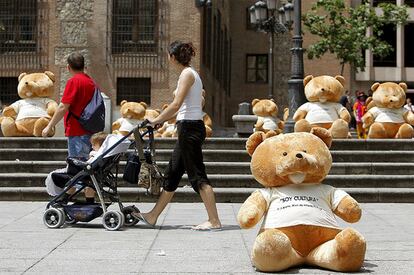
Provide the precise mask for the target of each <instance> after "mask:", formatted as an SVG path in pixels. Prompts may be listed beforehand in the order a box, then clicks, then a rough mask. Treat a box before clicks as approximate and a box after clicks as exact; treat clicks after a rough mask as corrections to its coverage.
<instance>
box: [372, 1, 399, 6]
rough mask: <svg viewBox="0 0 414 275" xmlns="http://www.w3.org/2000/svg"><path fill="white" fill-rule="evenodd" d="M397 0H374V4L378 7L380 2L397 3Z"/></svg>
mask: <svg viewBox="0 0 414 275" xmlns="http://www.w3.org/2000/svg"><path fill="white" fill-rule="evenodd" d="M395 2H396V1H395V0H374V1H373V3H372V4H373V6H374V7H377V6H378V5H379V4H382V3H389V4H396V3H395Z"/></svg>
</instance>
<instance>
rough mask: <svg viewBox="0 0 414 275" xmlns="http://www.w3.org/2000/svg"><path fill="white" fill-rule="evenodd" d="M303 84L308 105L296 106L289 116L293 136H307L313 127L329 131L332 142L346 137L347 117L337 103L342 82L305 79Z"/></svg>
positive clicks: (327, 79)
mask: <svg viewBox="0 0 414 275" xmlns="http://www.w3.org/2000/svg"><path fill="white" fill-rule="evenodd" d="M303 84H304V85H305V95H306V98H307V99H308V101H309V102H307V103H305V104H303V105H302V106H300V107H299V108H298V110H297V111H296V112H295V114H294V115H293V120H295V121H296V124H295V132H310V130H311V129H312V128H313V127H322V128H325V129H329V131H330V132H331V134H332V137H333V138H347V137H349V127H348V123H349V122H350V120H351V115H350V114H349V112H348V110H347V109H346V108H345V107H344V106H342V105H341V104H339V103H338V101H339V99H340V98H341V96H342V95H343V94H344V84H345V79H344V78H343V77H342V76H339V75H337V76H335V77H332V76H328V75H322V76H318V77H313V76H312V75H308V76H307V77H305V79H304V80H303Z"/></svg>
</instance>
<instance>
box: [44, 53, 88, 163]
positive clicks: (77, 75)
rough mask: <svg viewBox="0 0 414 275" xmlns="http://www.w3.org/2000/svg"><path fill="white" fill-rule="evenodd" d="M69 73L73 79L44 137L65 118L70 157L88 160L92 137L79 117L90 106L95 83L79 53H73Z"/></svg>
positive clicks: (69, 60) (45, 130)
mask: <svg viewBox="0 0 414 275" xmlns="http://www.w3.org/2000/svg"><path fill="white" fill-rule="evenodd" d="M67 62H68V66H67V68H68V71H69V73H70V74H71V75H72V78H70V79H69V80H68V82H67V83H66V87H65V91H64V92H63V97H62V99H61V102H60V104H59V106H58V109H57V111H56V112H55V114H54V115H53V117H52V119H51V120H50V122H49V125H48V126H47V127H46V128H45V129H44V130H43V132H42V135H43V137H46V136H48V134H49V133H50V132H51V131H52V129H53V127H55V126H56V124H57V123H58V122H59V121H60V120H61V119H62V118H63V117H64V126H65V136H67V137H68V151H69V157H74V158H79V159H83V160H87V159H88V157H89V152H90V151H91V143H90V137H91V133H89V132H87V131H86V130H84V129H83V128H82V126H81V125H80V124H79V122H78V120H77V119H76V118H75V116H77V117H79V116H80V115H81V113H82V111H83V110H84V109H85V107H86V105H88V103H89V101H90V100H91V99H92V96H93V94H94V91H95V83H94V81H93V80H92V78H90V77H89V76H88V75H87V74H86V73H85V72H84V69H85V59H84V57H83V56H82V55H81V54H79V53H72V54H70V55H69V57H68V59H67Z"/></svg>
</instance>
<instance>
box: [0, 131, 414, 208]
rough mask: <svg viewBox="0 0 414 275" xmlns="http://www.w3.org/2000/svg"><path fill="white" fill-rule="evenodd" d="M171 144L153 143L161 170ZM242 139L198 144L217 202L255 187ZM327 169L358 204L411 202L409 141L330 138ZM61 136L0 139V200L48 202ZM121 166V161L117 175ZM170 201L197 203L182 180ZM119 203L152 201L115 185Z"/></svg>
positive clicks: (60, 160) (330, 180) (62, 148)
mask: <svg viewBox="0 0 414 275" xmlns="http://www.w3.org/2000/svg"><path fill="white" fill-rule="evenodd" d="M174 142H175V140H172V139H158V140H157V141H156V147H157V162H158V164H159V165H160V166H161V167H162V168H164V167H165V166H166V165H167V161H168V159H169V157H170V154H171V150H172V147H173V145H174ZM245 142H246V139H239V138H212V139H208V140H207V141H206V143H205V146H204V151H203V154H204V161H205V163H206V169H207V173H208V175H209V178H210V180H211V182H212V183H213V184H214V186H215V192H216V196H217V201H219V202H243V201H244V200H245V199H246V198H247V196H248V195H249V194H250V193H251V192H253V191H254V190H255V188H260V185H259V184H258V183H257V182H256V181H255V180H254V178H253V177H252V175H251V174H250V166H249V161H250V157H249V156H248V154H247V153H246V151H245V150H244V145H245ZM331 151H332V156H333V161H334V164H333V167H332V169H331V172H330V174H329V176H328V177H327V179H326V181H325V183H326V184H330V185H332V186H335V187H339V188H341V189H344V190H346V191H347V192H349V193H350V194H352V195H353V196H354V197H355V198H356V199H357V200H359V201H360V202H414V189H413V187H414V169H413V168H414V141H411V140H369V141H365V140H356V139H348V140H335V141H334V143H333V146H332V148H331ZM66 156H67V151H66V140H65V139H64V138H52V139H42V138H25V139H21V138H1V139H0V200H48V199H49V197H48V195H47V194H46V192H45V188H44V179H45V177H46V175H47V173H49V172H50V171H51V170H54V169H56V168H62V167H64V166H65V161H64V160H65V158H66ZM124 165H125V162H124V161H122V162H121V167H120V171H121V172H122V171H123V167H124ZM180 186H181V187H180V188H179V189H178V190H177V193H176V195H175V197H174V199H175V201H181V202H193V201H199V200H200V198H199V196H198V195H197V194H196V193H195V192H194V191H193V190H192V189H191V188H189V186H188V181H187V178H186V176H184V179H183V180H182V182H181V184H180ZM120 193H121V197H122V199H123V200H125V201H154V200H155V199H154V198H152V197H149V196H146V195H145V191H144V190H142V189H140V188H137V187H135V186H133V185H129V184H126V183H124V182H122V180H121V182H120Z"/></svg>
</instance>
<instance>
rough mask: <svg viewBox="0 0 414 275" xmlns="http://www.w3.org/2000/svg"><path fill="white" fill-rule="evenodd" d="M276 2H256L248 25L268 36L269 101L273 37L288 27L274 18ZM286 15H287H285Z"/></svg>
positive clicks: (271, 80) (268, 0) (269, 95)
mask: <svg viewBox="0 0 414 275" xmlns="http://www.w3.org/2000/svg"><path fill="white" fill-rule="evenodd" d="M277 2H278V1H277V0H267V1H266V2H264V1H258V2H256V3H255V4H254V5H253V6H251V7H250V10H249V11H250V23H251V24H253V25H254V26H255V27H256V30H257V31H260V32H265V33H267V34H268V35H269V63H268V65H269V68H270V71H269V75H268V78H269V93H268V97H269V99H272V98H273V86H274V85H273V48H274V46H273V44H274V35H275V34H280V33H285V32H287V31H288V27H289V26H288V25H286V24H284V22H287V20H284V22H282V21H281V19H280V16H277V17H276V13H277V10H278V9H277V6H278V5H277V4H278V3H277ZM286 14H287V13H286Z"/></svg>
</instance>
